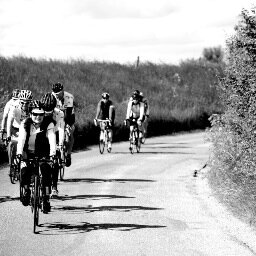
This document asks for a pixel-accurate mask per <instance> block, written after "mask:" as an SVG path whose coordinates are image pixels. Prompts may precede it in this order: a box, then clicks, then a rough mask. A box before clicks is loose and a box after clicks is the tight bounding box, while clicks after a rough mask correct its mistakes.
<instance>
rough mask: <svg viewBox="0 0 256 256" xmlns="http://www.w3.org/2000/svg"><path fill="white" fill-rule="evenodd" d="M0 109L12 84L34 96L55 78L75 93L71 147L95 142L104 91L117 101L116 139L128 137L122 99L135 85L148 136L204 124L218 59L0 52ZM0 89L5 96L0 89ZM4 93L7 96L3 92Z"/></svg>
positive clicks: (214, 102) (214, 106) (212, 101)
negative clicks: (104, 58) (63, 57)
mask: <svg viewBox="0 0 256 256" xmlns="http://www.w3.org/2000/svg"><path fill="white" fill-rule="evenodd" d="M0 67H1V69H0V84H1V92H2V93H1V98H0V108H1V109H3V107H4V105H5V103H6V101H7V99H8V97H10V95H11V91H12V90H13V88H24V89H30V90H32V92H33V94H34V97H35V98H40V97H41V96H42V94H43V93H46V92H48V91H50V90H51V84H52V83H54V82H56V81H60V82H62V83H63V84H64V87H65V90H66V91H68V92H70V93H72V94H73V95H74V97H75V107H76V128H77V129H76V138H79V139H77V140H76V142H75V148H81V147H84V146H86V145H88V144H92V143H95V142H97V133H98V130H97V129H95V127H93V118H94V116H95V112H96V105H97V102H98V100H99V99H100V97H101V93H102V92H103V91H108V92H109V93H110V95H111V99H112V100H113V102H114V104H115V106H116V129H115V140H123V139H127V129H125V128H124V127H123V125H122V124H123V120H124V118H125V114H126V108H127V102H128V99H129V97H130V95H131V93H132V92H133V91H134V90H135V89H139V90H142V91H143V93H144V95H145V96H146V97H147V98H148V100H149V104H150V123H149V135H150V136H153V135H160V134H167V133H171V132H174V131H180V130H191V129H194V128H204V127H205V126H206V125H207V117H208V116H210V115H211V114H212V113H214V112H216V111H219V109H220V107H219V103H218V99H217V91H216V83H217V81H218V80H217V76H222V70H223V63H214V62H209V61H207V60H203V59H202V60H187V61H184V62H182V63H181V64H180V65H167V64H159V65H156V64H153V63H150V62H146V63H140V65H139V66H133V65H121V64H118V63H106V62H97V61H95V62H86V61H82V60H70V61H68V62H62V61H57V60H44V59H40V60H35V59H32V58H24V57H13V58H4V57H0ZM3 93H5V95H4V94H3ZM7 95H8V97H6V96H7Z"/></svg>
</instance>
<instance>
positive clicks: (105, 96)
mask: <svg viewBox="0 0 256 256" xmlns="http://www.w3.org/2000/svg"><path fill="white" fill-rule="evenodd" d="M101 97H102V99H101V100H100V101H99V102H98V105H97V111H96V116H95V119H94V124H95V125H96V126H98V125H99V126H100V129H101V136H100V140H103V138H102V135H103V129H104V128H105V123H103V122H98V120H109V124H108V126H109V127H108V128H109V131H110V133H109V142H108V150H109V151H111V148H112V140H113V129H112V127H113V126H114V120H115V107H114V104H113V102H112V101H111V100H110V95H109V93H107V92H104V93H102V95H101ZM148 118H149V105H148V100H147V99H146V98H144V95H143V92H140V91H139V90H135V91H134V92H133V93H132V95H131V97H130V99H129V101H128V106H127V111H126V118H125V120H124V124H125V125H129V124H130V122H131V120H133V122H134V121H135V122H136V123H137V124H138V127H139V132H140V133H139V136H140V140H141V141H143V138H145V136H146V133H147V125H148ZM132 129H133V127H132V126H131V125H130V137H129V140H131V132H132Z"/></svg>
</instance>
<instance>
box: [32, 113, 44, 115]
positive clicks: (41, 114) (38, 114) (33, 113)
mask: <svg viewBox="0 0 256 256" xmlns="http://www.w3.org/2000/svg"><path fill="white" fill-rule="evenodd" d="M32 115H33V116H44V113H32Z"/></svg>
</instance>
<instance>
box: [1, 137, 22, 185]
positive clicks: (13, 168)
mask: <svg viewBox="0 0 256 256" xmlns="http://www.w3.org/2000/svg"><path fill="white" fill-rule="evenodd" d="M5 134H6V133H5ZM2 141H3V143H4V147H5V148H6V149H7V151H8V152H9V154H10V156H11V164H10V171H9V177H10V181H11V183H12V184H15V183H16V182H18V181H19V180H20V172H19V168H18V165H17V163H16V162H15V152H16V150H15V145H14V141H13V140H11V141H10V140H9V139H8V138H7V137H6V136H5V137H4V138H3V139H2Z"/></svg>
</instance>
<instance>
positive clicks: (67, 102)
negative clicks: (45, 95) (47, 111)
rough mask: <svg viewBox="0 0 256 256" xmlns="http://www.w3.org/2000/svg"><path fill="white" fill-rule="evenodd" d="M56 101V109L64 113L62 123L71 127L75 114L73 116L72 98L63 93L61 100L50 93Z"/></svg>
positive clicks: (70, 95) (68, 94)
mask: <svg viewBox="0 0 256 256" xmlns="http://www.w3.org/2000/svg"><path fill="white" fill-rule="evenodd" d="M52 94H53V95H54V96H55V98H56V100H57V105H56V107H57V108H58V109H60V110H61V111H63V112H64V119H65V120H64V121H65V123H67V124H69V125H70V126H72V125H73V124H74V123H75V114H74V96H73V95H72V94H71V93H69V92H66V91H64V96H63V98H62V99H61V100H59V99H58V97H56V95H55V93H54V92H52Z"/></svg>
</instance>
